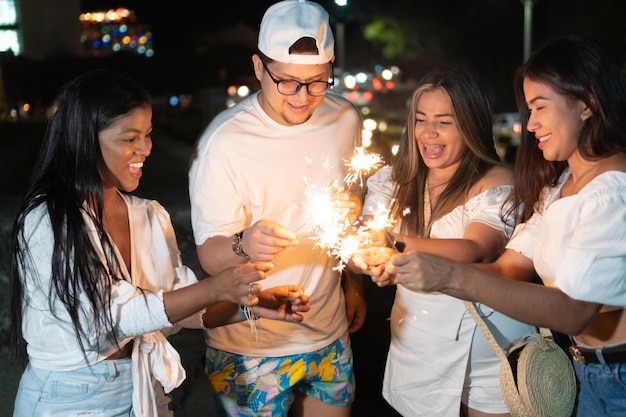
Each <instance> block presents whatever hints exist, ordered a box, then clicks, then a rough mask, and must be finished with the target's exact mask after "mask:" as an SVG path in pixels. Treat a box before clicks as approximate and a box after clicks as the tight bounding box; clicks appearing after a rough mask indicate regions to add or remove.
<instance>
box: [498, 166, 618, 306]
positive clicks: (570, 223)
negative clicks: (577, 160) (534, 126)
mask: <svg viewBox="0 0 626 417" xmlns="http://www.w3.org/2000/svg"><path fill="white" fill-rule="evenodd" d="M570 175H571V172H570V170H569V169H568V170H566V171H565V172H564V173H563V174H562V175H561V178H560V180H559V183H558V185H557V186H556V187H553V188H546V189H545V190H544V199H543V201H542V204H541V205H540V206H539V207H538V208H537V210H536V211H535V213H534V214H533V216H532V217H531V218H530V219H529V220H528V222H526V223H524V224H521V225H519V226H518V227H517V228H516V229H515V232H514V234H513V237H512V238H511V240H510V241H509V244H508V245H507V248H509V249H513V250H517V251H518V252H521V253H522V254H524V255H525V256H527V257H528V258H530V259H532V260H533V263H534V265H535V270H536V271H537V274H539V276H540V277H541V278H542V280H543V282H544V284H546V285H550V286H556V287H558V288H559V289H561V290H562V291H563V292H565V293H566V294H567V295H569V296H570V297H572V298H575V299H578V300H584V301H590V302H596V303H601V304H606V305H609V306H617V307H625V306H626V173H624V172H619V171H609V172H605V173H603V174H601V175H599V176H597V177H596V178H595V179H593V180H592V181H591V182H590V183H589V184H587V185H586V186H585V187H583V189H581V190H580V191H579V192H578V194H575V195H572V196H568V197H562V198H560V193H561V188H562V187H563V184H565V182H566V181H567V179H568V178H569V176H570Z"/></svg>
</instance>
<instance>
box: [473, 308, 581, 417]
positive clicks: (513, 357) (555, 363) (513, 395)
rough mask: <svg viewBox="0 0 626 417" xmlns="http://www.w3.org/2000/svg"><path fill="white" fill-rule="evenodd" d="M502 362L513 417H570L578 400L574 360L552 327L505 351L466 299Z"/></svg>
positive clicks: (503, 385) (502, 383) (504, 388)
mask: <svg viewBox="0 0 626 417" xmlns="http://www.w3.org/2000/svg"><path fill="white" fill-rule="evenodd" d="M465 306H466V308H467V310H468V311H469V312H470V314H471V315H472V317H474V320H475V321H476V324H477V325H478V327H479V328H480V330H481V331H482V332H483V334H484V335H485V338H486V339H487V340H488V341H489V343H490V344H491V346H492V347H493V349H494V350H495V352H496V353H497V354H498V357H499V358H500V361H501V366H500V389H501V390H502V396H503V397H504V402H505V403H506V406H507V407H508V409H509V412H510V413H511V415H512V416H513V417H570V416H571V415H572V411H573V410H574V403H575V400H576V375H575V374H574V368H573V366H572V362H571V360H570V358H569V356H567V354H566V353H565V352H564V351H563V349H561V347H560V346H559V345H558V344H557V343H556V342H555V341H554V339H553V337H552V333H551V332H550V330H549V329H545V328H540V329H539V330H540V332H539V333H533V334H530V335H528V336H525V337H523V338H522V339H521V340H520V342H519V343H517V344H516V345H514V346H513V347H512V348H511V349H509V351H508V353H505V352H504V351H503V350H502V348H501V347H500V346H499V345H498V342H497V341H496V340H495V338H494V337H493V334H492V333H491V331H490V330H489V328H488V327H487V325H486V323H485V321H484V320H483V318H482V317H481V316H480V314H478V311H477V310H476V306H475V305H474V303H471V302H467V301H466V302H465Z"/></svg>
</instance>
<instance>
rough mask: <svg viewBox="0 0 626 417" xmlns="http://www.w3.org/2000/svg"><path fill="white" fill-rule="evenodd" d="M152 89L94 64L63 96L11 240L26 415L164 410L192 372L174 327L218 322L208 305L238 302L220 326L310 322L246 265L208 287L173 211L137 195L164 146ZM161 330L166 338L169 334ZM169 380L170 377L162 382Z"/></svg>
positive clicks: (291, 297)
mask: <svg viewBox="0 0 626 417" xmlns="http://www.w3.org/2000/svg"><path fill="white" fill-rule="evenodd" d="M151 134H152V108H151V98H150V95H149V94H148V93H147V92H146V91H145V90H144V89H143V88H142V87H140V86H139V85H137V84H136V83H134V82H133V81H131V80H130V79H128V78H126V77H124V76H122V75H120V74H118V73H115V72H111V71H106V70H95V71H91V72H88V73H86V74H83V75H81V76H79V77H77V78H75V79H74V80H72V81H70V82H69V83H68V84H66V85H65V86H64V87H63V89H62V90H61V92H60V95H59V96H58V99H57V101H56V109H55V112H54V115H53V117H52V119H51V121H50V122H49V125H48V129H47V131H46V134H45V138H44V142H43V146H42V148H41V150H40V154H39V159H38V162H37V164H36V165H35V169H34V173H33V177H32V180H31V184H30V186H29V189H28V191H27V193H26V196H25V199H24V202H23V204H22V205H21V207H20V210H19V212H18V214H17V217H16V219H15V223H14V227H13V235H12V239H13V241H12V255H11V280H12V283H11V288H12V298H11V299H12V306H11V312H12V319H13V323H12V326H13V327H12V330H13V331H12V338H13V342H14V346H15V353H16V354H17V355H18V357H20V358H24V357H25V356H26V355H27V358H28V366H27V367H26V370H25V371H24V374H23V375H22V379H21V381H20V386H19V389H18V393H17V397H16V400H15V411H14V416H16V417H17V416H33V415H45V416H63V417H66V416H68V415H79V414H81V413H92V412H98V413H99V414H98V415H101V416H142V417H143V416H156V415H157V413H159V408H161V411H163V407H165V409H167V404H166V403H165V404H164V403H163V402H161V399H162V398H163V397H164V395H162V394H163V393H162V392H159V390H158V389H157V390H155V389H153V388H156V387H158V386H159V385H160V386H161V387H162V388H159V389H160V390H161V391H163V389H165V392H169V391H171V390H172V389H173V388H175V387H176V386H178V385H180V383H181V382H182V381H183V379H184V378H185V373H184V369H182V367H181V364H180V358H179V356H178V354H177V353H176V351H175V350H174V349H173V348H172V346H171V345H170V344H169V343H168V342H167V339H166V338H165V335H166V334H167V333H168V332H170V333H171V332H174V331H176V330H177V329H179V328H180V327H179V326H185V327H196V328H201V327H203V326H204V325H205V323H209V322H210V323H213V324H215V318H209V317H204V313H205V310H203V309H204V307H206V306H208V305H210V304H213V303H216V302H217V301H222V300H226V301H230V303H231V304H232V306H233V307H232V308H231V309H230V310H229V311H230V313H228V314H226V312H225V313H224V316H223V317H221V318H220V324H227V323H229V322H231V321H241V320H243V319H242V318H241V317H240V315H239V314H238V309H237V306H238V305H240V306H241V307H240V309H241V310H242V313H243V312H245V313H246V314H247V315H246V314H242V316H245V317H251V316H254V315H256V314H260V315H268V316H270V318H277V319H283V320H291V321H296V320H301V319H302V316H301V315H300V314H299V313H297V311H306V309H307V303H306V296H305V295H303V294H302V292H301V291H300V289H299V288H298V287H297V286H285V287H283V288H279V289H276V290H273V291H274V292H273V293H272V294H271V297H269V298H270V301H269V304H270V307H273V308H274V309H273V310H272V309H268V308H261V307H260V302H263V299H264V297H263V294H261V293H260V290H261V286H260V284H258V283H256V281H258V280H261V279H263V278H264V277H265V274H266V271H268V270H269V269H270V268H271V265H270V264H264V263H257V264H243V265H238V266H236V267H232V268H227V269H225V270H224V271H221V272H219V273H217V274H215V275H214V276H212V277H211V278H210V279H204V280H200V281H198V280H197V279H196V277H195V276H194V274H193V272H192V271H191V270H190V269H189V268H187V267H185V266H184V265H183V264H182V262H181V257H180V251H179V250H178V246H177V244H176V237H175V235H174V230H173V228H172V224H171V222H170V217H169V215H168V213H167V212H166V211H165V209H164V208H163V207H162V206H161V205H160V204H159V203H157V202H156V201H151V200H146V199H142V198H138V197H136V196H133V195H130V194H128V193H130V192H132V191H134V190H135V189H136V188H137V186H138V185H139V180H140V178H141V176H142V167H143V164H144V162H145V161H146V158H147V157H148V156H149V155H150V152H151V149H152V137H151ZM161 330H163V331H164V332H163V333H161ZM156 381H158V383H159V384H157V383H156Z"/></svg>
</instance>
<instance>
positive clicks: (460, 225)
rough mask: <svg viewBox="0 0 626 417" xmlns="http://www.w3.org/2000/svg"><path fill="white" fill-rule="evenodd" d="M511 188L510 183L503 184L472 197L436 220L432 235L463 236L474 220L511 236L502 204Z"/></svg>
mask: <svg viewBox="0 0 626 417" xmlns="http://www.w3.org/2000/svg"><path fill="white" fill-rule="evenodd" d="M511 188H512V186H510V185H501V186H498V187H493V188H489V189H487V190H485V191H483V192H482V193H480V194H478V195H476V196H474V197H472V198H471V199H470V200H468V201H467V202H466V203H465V204H463V205H460V206H457V207H456V208H455V209H454V210H452V211H451V212H450V213H448V214H446V215H445V216H443V217H441V218H440V219H438V220H436V221H435V222H434V223H433V226H432V229H431V232H430V236H431V237H433V238H439V239H444V238H461V237H463V235H464V233H465V230H466V229H467V226H468V225H469V224H470V223H473V222H480V223H484V224H486V225H488V226H490V227H492V228H494V229H496V230H501V231H504V232H505V233H506V234H507V236H509V235H510V233H511V231H512V227H511V226H507V225H506V224H505V223H504V222H503V217H502V215H503V209H502V205H503V203H504V202H505V200H506V198H507V196H508V194H509V192H510V191H511Z"/></svg>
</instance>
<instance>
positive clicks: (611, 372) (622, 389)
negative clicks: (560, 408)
mask: <svg viewBox="0 0 626 417" xmlns="http://www.w3.org/2000/svg"><path fill="white" fill-rule="evenodd" d="M574 370H575V371H576V376H577V377H578V380H579V382H580V393H579V395H578V412H577V414H576V415H577V416H579V417H589V416H593V417H605V416H606V417H616V416H626V362H621V363H613V364H610V365H609V364H606V363H588V364H586V365H583V364H581V363H578V362H576V361H574Z"/></svg>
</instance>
